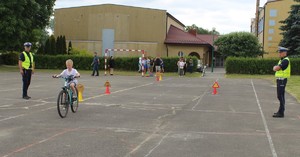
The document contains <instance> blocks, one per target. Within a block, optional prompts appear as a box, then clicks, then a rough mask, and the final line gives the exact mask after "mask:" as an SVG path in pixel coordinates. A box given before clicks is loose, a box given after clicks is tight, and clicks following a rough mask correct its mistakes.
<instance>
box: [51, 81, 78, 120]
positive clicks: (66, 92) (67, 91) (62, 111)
mask: <svg viewBox="0 0 300 157" xmlns="http://www.w3.org/2000/svg"><path fill="white" fill-rule="evenodd" d="M52 77H53V78H58V77H57V76H52ZM61 78H63V79H64V80H65V82H64V86H63V87H62V90H61V91H60V92H59V94H58V97H57V112H58V114H59V116H60V117H61V118H65V117H66V116H67V114H68V111H69V106H71V110H72V112H73V113H75V112H77V110H78V90H77V88H76V86H75V91H76V98H75V99H74V98H73V91H72V89H71V87H70V82H71V81H73V80H74V79H75V78H78V77H77V76H75V77H74V76H72V75H71V76H69V77H67V78H65V77H61Z"/></svg>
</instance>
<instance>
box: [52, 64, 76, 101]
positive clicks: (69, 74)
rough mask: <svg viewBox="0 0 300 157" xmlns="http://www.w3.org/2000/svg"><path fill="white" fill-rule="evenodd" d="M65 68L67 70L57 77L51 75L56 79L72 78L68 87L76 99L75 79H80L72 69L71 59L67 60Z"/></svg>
mask: <svg viewBox="0 0 300 157" xmlns="http://www.w3.org/2000/svg"><path fill="white" fill-rule="evenodd" d="M66 67H67V69H65V70H64V71H63V72H62V73H60V74H59V75H53V77H55V78H58V77H63V78H69V77H73V79H72V80H71V81H70V82H69V83H68V85H70V87H71V89H72V91H73V93H74V94H73V97H76V95H77V93H76V90H75V86H76V85H77V84H78V81H77V79H76V78H78V77H80V73H79V72H78V71H77V70H76V69H74V68H73V61H72V60H71V59H68V60H67V61H66Z"/></svg>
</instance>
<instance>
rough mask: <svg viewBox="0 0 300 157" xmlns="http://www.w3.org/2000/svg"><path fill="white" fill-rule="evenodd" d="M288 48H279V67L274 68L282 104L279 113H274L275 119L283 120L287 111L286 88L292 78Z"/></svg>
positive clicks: (278, 94)
mask: <svg viewBox="0 0 300 157" xmlns="http://www.w3.org/2000/svg"><path fill="white" fill-rule="evenodd" d="M287 51H288V49H287V48H284V47H279V48H278V52H279V57H280V60H279V62H278V64H277V65H275V66H274V67H273V70H274V71H275V77H276V83H277V98H278V100H279V102H280V105H279V109H278V112H276V113H274V115H273V117H274V118H283V117H284V111H285V97H284V93H285V86H286V83H287V79H288V78H290V76H291V64H290V59H289V58H288V57H287Z"/></svg>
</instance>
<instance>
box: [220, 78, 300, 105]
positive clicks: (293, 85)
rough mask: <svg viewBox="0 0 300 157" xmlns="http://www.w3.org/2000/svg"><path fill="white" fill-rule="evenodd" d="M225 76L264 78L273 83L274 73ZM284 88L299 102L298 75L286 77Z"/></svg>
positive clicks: (299, 84) (299, 83) (299, 82)
mask: <svg viewBox="0 0 300 157" xmlns="http://www.w3.org/2000/svg"><path fill="white" fill-rule="evenodd" d="M226 78H238V79H265V80H269V81H272V83H273V84H275V83H276V82H275V77H274V75H240V74H230V75H226ZM286 90H287V91H288V92H289V93H290V94H291V95H293V96H294V97H295V98H296V99H297V100H298V102H300V76H299V75H292V76H291V78H289V79H288V83H287V86H286Z"/></svg>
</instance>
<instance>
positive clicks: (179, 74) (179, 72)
mask: <svg viewBox="0 0 300 157" xmlns="http://www.w3.org/2000/svg"><path fill="white" fill-rule="evenodd" d="M181 58H182V57H180V58H179V60H178V61H177V69H178V75H180V67H179V63H180V61H181Z"/></svg>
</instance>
